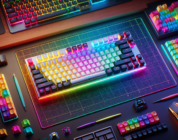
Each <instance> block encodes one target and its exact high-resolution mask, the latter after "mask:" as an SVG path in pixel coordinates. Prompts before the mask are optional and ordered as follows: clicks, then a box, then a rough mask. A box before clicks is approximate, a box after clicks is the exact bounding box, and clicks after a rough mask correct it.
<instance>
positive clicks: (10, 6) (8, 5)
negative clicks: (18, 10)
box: [4, 4, 12, 9]
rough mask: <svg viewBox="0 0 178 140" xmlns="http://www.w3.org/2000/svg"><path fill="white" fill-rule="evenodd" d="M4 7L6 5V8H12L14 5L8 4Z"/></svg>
mask: <svg viewBox="0 0 178 140" xmlns="http://www.w3.org/2000/svg"><path fill="white" fill-rule="evenodd" d="M4 7H5V9H9V8H12V5H11V4H6V5H5V6H4Z"/></svg>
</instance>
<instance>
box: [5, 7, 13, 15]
mask: <svg viewBox="0 0 178 140" xmlns="http://www.w3.org/2000/svg"><path fill="white" fill-rule="evenodd" d="M6 12H7V14H10V13H14V12H15V9H14V8H10V9H7V10H6Z"/></svg>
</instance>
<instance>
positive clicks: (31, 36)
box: [0, 0, 157, 50]
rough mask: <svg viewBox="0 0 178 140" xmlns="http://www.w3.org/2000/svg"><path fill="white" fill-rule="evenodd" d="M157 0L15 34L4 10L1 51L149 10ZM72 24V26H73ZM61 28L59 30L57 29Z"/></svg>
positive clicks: (139, 1)
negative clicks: (10, 27)
mask: <svg viewBox="0 0 178 140" xmlns="http://www.w3.org/2000/svg"><path fill="white" fill-rule="evenodd" d="M154 1H157V0H133V1H131V2H127V3H124V4H120V5H116V6H113V7H109V8H105V9H102V10H98V11H95V12H91V13H87V14H84V15H80V16H77V17H73V18H69V19H65V20H62V21H58V22H54V23H51V24H48V25H44V26H40V27H37V28H33V29H30V30H25V31H22V32H18V33H15V34H11V33H10V32H9V29H8V26H7V24H6V20H5V18H4V15H3V12H2V9H0V17H1V19H2V21H3V25H4V28H5V34H2V35H0V42H1V43H0V50H1V49H4V48H9V47H14V46H18V45H20V44H23V43H27V42H31V41H35V40H39V39H42V38H45V37H49V36H53V35H57V34H59V33H63V32H66V31H69V30H74V29H77V28H81V27H85V26H89V25H91V24H96V23H99V22H103V21H106V20H109V19H113V18H116V17H119V16H124V15H127V14H130V13H133V12H138V11H142V10H144V9H145V8H147V4H148V3H151V2H154ZM71 23H72V24H71ZM56 27H59V28H56Z"/></svg>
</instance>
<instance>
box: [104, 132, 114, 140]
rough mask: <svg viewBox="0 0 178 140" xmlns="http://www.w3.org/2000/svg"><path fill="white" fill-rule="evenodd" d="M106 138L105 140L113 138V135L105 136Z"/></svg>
mask: <svg viewBox="0 0 178 140" xmlns="http://www.w3.org/2000/svg"><path fill="white" fill-rule="evenodd" d="M106 138H107V139H108V140H109V139H112V138H114V135H113V133H109V134H107V135H106Z"/></svg>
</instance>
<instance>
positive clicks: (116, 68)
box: [113, 66, 120, 74]
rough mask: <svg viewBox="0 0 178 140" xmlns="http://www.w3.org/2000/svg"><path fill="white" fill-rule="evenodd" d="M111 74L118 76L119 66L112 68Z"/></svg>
mask: <svg viewBox="0 0 178 140" xmlns="http://www.w3.org/2000/svg"><path fill="white" fill-rule="evenodd" d="M113 72H114V74H118V73H119V72H120V67H119V66H116V67H114V68H113Z"/></svg>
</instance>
